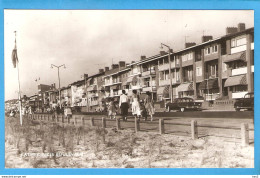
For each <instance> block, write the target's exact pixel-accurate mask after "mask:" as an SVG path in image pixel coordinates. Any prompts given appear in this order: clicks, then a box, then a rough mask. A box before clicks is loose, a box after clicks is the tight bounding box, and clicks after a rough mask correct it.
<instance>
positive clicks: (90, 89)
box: [87, 85, 97, 91]
mask: <svg viewBox="0 0 260 178" xmlns="http://www.w3.org/2000/svg"><path fill="white" fill-rule="evenodd" d="M94 90H97V85H93V86H89V87H88V88H87V91H94Z"/></svg>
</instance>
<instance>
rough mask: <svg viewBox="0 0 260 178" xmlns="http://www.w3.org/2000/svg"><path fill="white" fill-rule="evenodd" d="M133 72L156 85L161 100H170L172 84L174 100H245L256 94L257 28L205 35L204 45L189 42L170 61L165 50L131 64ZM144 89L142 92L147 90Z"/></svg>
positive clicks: (243, 28) (157, 97) (173, 54)
mask: <svg viewBox="0 0 260 178" xmlns="http://www.w3.org/2000/svg"><path fill="white" fill-rule="evenodd" d="M169 62H170V63H171V69H170V68H169V66H170V64H169ZM138 66H139V67H138ZM147 71H148V72H147ZM139 72H140V74H139ZM131 73H132V74H136V75H137V76H142V78H143V82H144V83H148V82H149V84H150V83H152V84H153V85H154V87H153V90H154V91H156V94H155V96H156V97H155V98H156V99H157V100H159V101H160V100H163V99H169V97H170V96H169V86H170V82H172V86H173V88H172V91H173V97H174V98H178V97H192V98H194V99H204V100H205V101H214V100H216V99H217V98H219V99H222V98H223V99H229V100H232V99H235V98H241V97H243V96H244V94H245V93H247V92H253V73H254V28H250V29H246V28H245V24H243V23H240V24H238V27H228V28H227V29H226V35H224V36H222V37H219V38H216V39H213V37H212V36H203V37H202V41H201V43H200V44H197V45H196V44H195V43H186V44H185V48H184V49H182V50H179V51H176V52H173V51H170V61H169V52H164V51H161V52H160V54H158V55H155V56H152V57H149V58H142V57H141V60H140V61H137V62H135V63H133V64H131ZM170 73H171V75H172V77H171V78H172V81H170V76H169V74H170ZM147 74H148V75H147ZM143 86H145V85H143ZM143 86H141V88H142V90H141V91H140V92H143V91H146V89H144V87H143ZM149 91H151V90H150V89H149Z"/></svg>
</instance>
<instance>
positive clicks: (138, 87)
mask: <svg viewBox="0 0 260 178" xmlns="http://www.w3.org/2000/svg"><path fill="white" fill-rule="evenodd" d="M140 88H142V87H141V86H140V85H136V86H132V90H138V89H140Z"/></svg>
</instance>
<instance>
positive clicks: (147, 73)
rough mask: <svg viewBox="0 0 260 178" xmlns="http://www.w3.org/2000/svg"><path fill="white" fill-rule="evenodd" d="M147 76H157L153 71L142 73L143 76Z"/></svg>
mask: <svg viewBox="0 0 260 178" xmlns="http://www.w3.org/2000/svg"><path fill="white" fill-rule="evenodd" d="M147 75H155V70H154V69H152V70H147V71H144V72H142V76H147Z"/></svg>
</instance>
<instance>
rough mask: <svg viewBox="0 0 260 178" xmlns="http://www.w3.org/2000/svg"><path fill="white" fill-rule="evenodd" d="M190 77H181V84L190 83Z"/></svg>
mask: <svg viewBox="0 0 260 178" xmlns="http://www.w3.org/2000/svg"><path fill="white" fill-rule="evenodd" d="M192 81H193V79H192V77H183V82H192Z"/></svg>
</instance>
